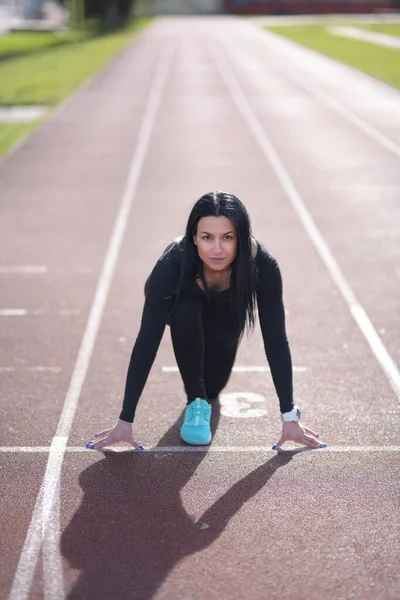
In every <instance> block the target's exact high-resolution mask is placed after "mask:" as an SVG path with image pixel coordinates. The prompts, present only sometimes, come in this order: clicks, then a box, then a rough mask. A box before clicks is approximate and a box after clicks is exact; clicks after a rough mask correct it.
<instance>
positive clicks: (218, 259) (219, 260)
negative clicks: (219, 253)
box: [210, 258, 225, 262]
mask: <svg viewBox="0 0 400 600" xmlns="http://www.w3.org/2000/svg"><path fill="white" fill-rule="evenodd" d="M210 260H215V261H217V262H221V261H223V260H225V258H210Z"/></svg>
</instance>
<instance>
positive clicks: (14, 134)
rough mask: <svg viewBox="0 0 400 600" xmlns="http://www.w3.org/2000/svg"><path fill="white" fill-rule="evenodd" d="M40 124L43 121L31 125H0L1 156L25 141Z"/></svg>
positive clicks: (32, 122)
mask: <svg viewBox="0 0 400 600" xmlns="http://www.w3.org/2000/svg"><path fill="white" fill-rule="evenodd" d="M40 122H41V119H38V120H35V121H31V122H30V123H0V156H2V155H3V154H6V153H7V152H8V151H9V150H10V148H12V147H13V146H15V145H16V144H17V143H18V142H20V141H21V140H23V139H24V138H25V137H26V136H27V135H28V134H29V133H31V131H33V130H34V129H35V128H36V127H37V126H38V124H39V123H40Z"/></svg>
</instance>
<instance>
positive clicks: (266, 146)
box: [214, 46, 400, 400]
mask: <svg viewBox="0 0 400 600" xmlns="http://www.w3.org/2000/svg"><path fill="white" fill-rule="evenodd" d="M225 50H226V53H228V52H229V48H228V47H227V46H225ZM214 61H215V64H216V65H217V68H218V70H219V72H220V74H221V77H222V79H223V80H224V81H225V84H226V86H227V88H228V89H229V91H230V93H231V95H232V98H233V101H234V102H235V104H236V106H237V108H238V111H239V112H240V114H241V115H242V117H243V119H244V121H245V123H246V125H247V126H248V128H249V130H250V131H251V133H252V134H253V136H254V138H255V140H256V141H257V143H258V145H259V147H260V149H261V151H262V152H263V154H264V156H265V158H266V159H267V161H268V162H269V163H270V165H271V167H272V169H273V171H274V172H275V174H276V177H277V179H278V181H279V182H280V184H281V186H282V188H283V190H284V192H285V193H286V196H287V197H288V199H289V200H290V202H291V204H292V206H293V208H294V210H295V212H296V214H297V216H298V218H299V219H300V221H301V223H302V225H303V227H304V229H305V230H306V232H307V234H308V236H309V238H310V240H311V242H312V243H313V244H314V247H315V249H316V250H317V252H318V254H319V256H320V258H321V260H322V262H323V263H324V265H325V267H326V269H327V270H328V272H329V274H330V275H331V277H332V279H333V281H334V282H335V284H336V285H337V287H338V289H339V290H340V292H341V294H342V296H343V298H344V299H345V301H346V302H347V304H348V307H349V310H350V313H351V314H352V316H353V318H354V320H355V321H356V323H357V325H358V327H359V328H360V331H361V332H362V334H363V335H364V337H365V339H366V340H367V342H368V344H369V346H370V348H371V350H372V352H373V353H374V355H375V358H376V359H377V361H378V362H379V364H380V365H381V367H382V369H383V371H384V373H385V374H386V376H387V378H388V380H389V382H390V384H391V386H392V388H393V390H394V392H395V394H396V396H397V398H398V399H399V400H400V372H399V369H398V367H397V365H396V363H395V362H394V360H393V359H392V357H391V356H390V354H389V352H388V351H387V350H386V347H385V346H384V344H383V343H382V340H381V339H380V337H379V335H378V333H377V332H376V330H375V328H374V326H373V325H372V323H371V321H370V319H369V317H368V315H367V313H366V312H365V310H364V308H363V307H362V306H361V304H360V302H359V301H358V299H357V298H356V296H355V295H354V293H353V290H352V289H351V287H350V284H349V283H348V281H347V279H346V278H345V276H344V275H343V273H342V271H341V270H340V267H339V265H338V263H337V262H336V260H335V258H334V256H333V254H332V252H331V251H330V249H329V246H328V244H327V243H326V242H325V240H324V238H323V236H322V234H321V233H320V231H319V229H318V228H317V226H316V224H315V223H314V221H313V219H312V217H311V215H310V213H309V212H308V210H307V208H306V206H305V204H304V201H303V199H302V197H301V196H300V193H299V192H298V191H297V189H296V187H295V185H294V183H293V181H292V180H291V178H290V176H289V173H288V172H287V171H286V169H285V167H284V165H283V163H282V161H281V159H280V157H279V155H278V153H277V152H276V150H275V148H274V147H273V145H272V143H271V142H270V140H269V138H268V137H267V135H266V133H265V131H264V129H263V127H262V126H261V123H260V121H259V120H258V119H257V117H256V115H255V113H254V111H253V109H252V108H251V106H250V104H249V102H248V101H247V99H246V97H245V95H244V93H243V91H242V89H241V87H240V85H239V82H238V80H237V78H236V75H235V74H234V72H233V70H232V68H231V66H230V65H228V63H227V61H226V60H222V59H221V58H220V57H218V58H217V57H214ZM399 156H400V148H399Z"/></svg>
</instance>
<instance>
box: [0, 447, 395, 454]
mask: <svg viewBox="0 0 400 600" xmlns="http://www.w3.org/2000/svg"><path fill="white" fill-rule="evenodd" d="M310 450H314V449H313V448H306V447H296V448H293V447H290V448H289V447H288V448H282V449H280V450H279V452H293V451H294V452H308V451H310ZM315 450H318V452H324V453H327V452H349V453H351V452H400V446H328V447H327V448H315ZM144 451H145V452H247V453H249V452H253V453H256V452H268V453H270V454H276V452H277V451H276V450H272V448H271V446H212V445H211V446H153V447H150V448H145V449H144ZM0 452H2V453H4V454H12V453H18V452H20V453H32V454H35V453H36V454H37V453H39V454H40V453H42V454H43V453H46V452H50V446H2V447H0ZM65 452H68V453H73V454H76V453H78V454H80V453H82V452H86V453H88V452H93V450H89V449H88V448H86V447H85V446H69V447H68V448H65ZM97 452H101V453H103V454H104V453H106V452H113V453H125V454H126V453H127V452H130V453H132V452H137V453H139V454H141V453H142V451H141V450H140V451H139V450H134V449H132V448H126V447H123V446H120V447H115V448H109V449H104V450H98V451H97Z"/></svg>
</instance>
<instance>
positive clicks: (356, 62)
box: [266, 23, 400, 89]
mask: <svg viewBox="0 0 400 600" xmlns="http://www.w3.org/2000/svg"><path fill="white" fill-rule="evenodd" d="M329 24H330V25H332V24H333V23H329ZM266 29H269V30H271V31H274V32H275V33H278V34H279V35H283V36H285V37H287V38H289V39H291V40H293V41H294V42H297V43H299V44H302V45H303V46H307V48H311V49H313V50H316V51H317V52H321V53H322V54H325V55H327V56H330V57H331V58H334V59H336V60H338V61H341V62H343V63H345V64H347V65H350V66H352V67H355V68H356V69H359V70H360V71H363V72H364V73H367V74H368V75H371V76H372V77H375V78H376V79H380V80H381V81H384V82H385V83H387V84H389V85H391V86H393V87H396V88H399V89H400V51H399V50H396V49H394V48H386V47H384V46H377V45H375V44H370V43H369V42H363V41H360V40H353V39H349V38H345V37H339V36H335V35H332V34H330V33H329V32H328V31H327V30H326V28H325V26H321V25H292V26H274V27H266Z"/></svg>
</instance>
